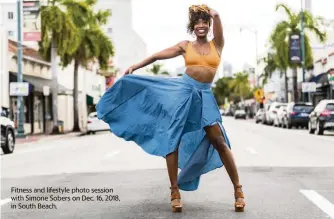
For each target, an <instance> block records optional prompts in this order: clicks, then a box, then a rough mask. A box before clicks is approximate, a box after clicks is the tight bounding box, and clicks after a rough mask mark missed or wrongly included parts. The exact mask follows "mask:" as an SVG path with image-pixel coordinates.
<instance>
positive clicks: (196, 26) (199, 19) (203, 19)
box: [187, 10, 211, 38]
mask: <svg viewBox="0 0 334 219" xmlns="http://www.w3.org/2000/svg"><path fill="white" fill-rule="evenodd" d="M210 26H211V17H210V15H209V14H208V13H207V12H204V11H192V10H191V11H190V13H189V23H188V26H187V29H188V33H190V34H193V33H194V34H195V35H196V36H197V37H198V38H204V37H206V36H207V35H208V32H209V30H210Z"/></svg>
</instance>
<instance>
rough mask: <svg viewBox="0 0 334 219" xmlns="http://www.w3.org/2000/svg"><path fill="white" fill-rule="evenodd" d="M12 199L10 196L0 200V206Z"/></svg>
mask: <svg viewBox="0 0 334 219" xmlns="http://www.w3.org/2000/svg"><path fill="white" fill-rule="evenodd" d="M11 201H12V200H11V199H10V198H6V199H4V200H0V206H2V205H4V204H7V203H8V202H11Z"/></svg>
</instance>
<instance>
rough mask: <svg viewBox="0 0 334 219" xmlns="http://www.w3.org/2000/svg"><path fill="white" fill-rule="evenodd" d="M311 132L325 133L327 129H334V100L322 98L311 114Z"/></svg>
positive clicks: (309, 125)
mask: <svg viewBox="0 0 334 219" xmlns="http://www.w3.org/2000/svg"><path fill="white" fill-rule="evenodd" d="M308 127H309V133H310V134H313V133H316V134H317V135H323V134H324V131H325V130H334V100H322V101H320V102H319V103H318V105H317V106H316V107H315V108H314V110H313V111H312V112H311V114H310V115H309V124H308Z"/></svg>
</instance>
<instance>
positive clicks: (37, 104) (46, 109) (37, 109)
mask: <svg viewBox="0 0 334 219" xmlns="http://www.w3.org/2000/svg"><path fill="white" fill-rule="evenodd" d="M16 81H17V73H15V72H10V75H9V83H10V82H16ZM23 81H24V82H27V83H29V95H28V96H25V97H24V98H23V100H24V129H25V133H26V134H41V133H49V132H50V131H51V128H52V119H53V118H52V95H51V92H50V95H48V96H45V95H44V94H43V87H44V86H47V87H49V88H51V83H52V81H51V80H49V79H45V78H39V77H34V76H30V75H23ZM68 92H70V90H68V89H66V88H65V87H63V86H61V85H59V86H58V94H60V95H61V94H66V93H68ZM9 102H10V118H11V119H12V120H13V121H14V123H15V125H16V126H17V125H18V109H17V97H16V96H11V97H10V99H9Z"/></svg>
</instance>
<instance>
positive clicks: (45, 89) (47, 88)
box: [43, 86, 50, 96]
mask: <svg viewBox="0 0 334 219" xmlns="http://www.w3.org/2000/svg"><path fill="white" fill-rule="evenodd" d="M43 94H44V96H49V95H50V87H49V86H43Z"/></svg>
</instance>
